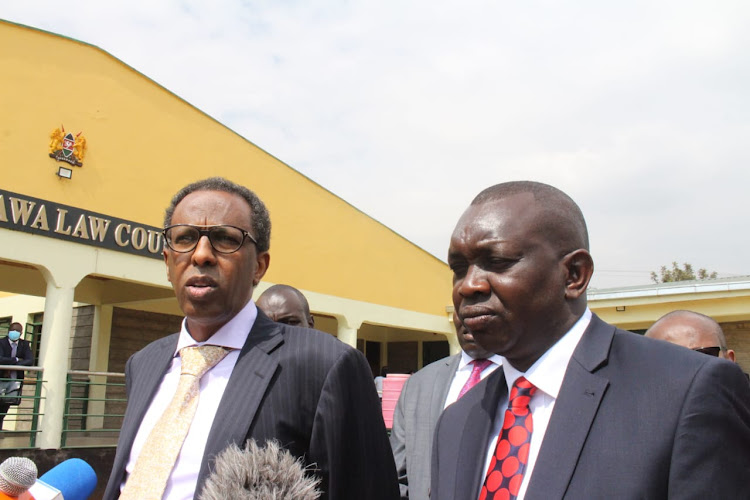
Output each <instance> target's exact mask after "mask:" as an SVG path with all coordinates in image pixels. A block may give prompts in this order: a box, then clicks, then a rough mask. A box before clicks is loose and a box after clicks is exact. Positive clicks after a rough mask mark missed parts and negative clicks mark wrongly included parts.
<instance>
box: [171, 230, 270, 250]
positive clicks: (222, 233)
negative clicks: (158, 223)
mask: <svg viewBox="0 0 750 500" xmlns="http://www.w3.org/2000/svg"><path fill="white" fill-rule="evenodd" d="M162 234H163V235H164V241H165V242H166V243H167V246H168V247H169V248H171V249H172V250H174V251H175V252H178V253H187V252H192V251H193V250H195V247H197V246H198V242H199V241H200V239H201V238H202V237H203V236H206V237H208V241H209V242H210V243H211V247H213V249H214V250H216V251H217V252H219V253H234V252H236V251H237V250H239V249H240V248H242V244H243V243H245V238H247V239H249V240H250V241H252V242H253V244H255V245H257V244H258V242H257V241H256V240H255V238H253V237H252V235H251V234H250V233H249V232H247V231H246V230H244V229H242V228H241V227H236V226H227V225H219V226H194V225H193V224H174V225H172V226H169V227H165V228H164V231H162Z"/></svg>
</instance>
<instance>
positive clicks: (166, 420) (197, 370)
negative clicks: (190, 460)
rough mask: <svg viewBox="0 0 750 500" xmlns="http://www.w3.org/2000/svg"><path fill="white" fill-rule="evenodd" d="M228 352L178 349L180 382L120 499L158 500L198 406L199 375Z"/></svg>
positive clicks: (207, 347) (205, 347) (209, 347)
mask: <svg viewBox="0 0 750 500" xmlns="http://www.w3.org/2000/svg"><path fill="white" fill-rule="evenodd" d="M228 352H229V351H227V349H225V348H223V347H218V346H214V345H203V346H191V347H183V348H182V349H180V358H181V362H182V367H181V369H180V382H179V384H178V385H177V391H176V392H175V395H174V397H173V398H172V402H171V403H169V406H168V407H167V409H166V410H165V411H164V414H162V416H161V418H160V419H159V421H158V422H156V425H155V426H154V428H153V429H152V430H151V433H150V434H149V435H148V439H146V442H145V443H144V445H143V448H142V449H141V453H140V454H139V455H138V458H137V459H136V461H135V467H134V468H133V473H132V474H130V476H129V477H128V479H127V482H126V483H125V487H124V488H123V490H122V493H121V495H120V500H161V498H162V496H163V495H164V489H165V488H166V487H167V480H168V479H169V476H170V474H171V473H172V469H173V468H174V464H175V462H176V461H177V456H178V455H179V454H180V449H181V448H182V443H183V442H184V441H185V436H187V433H188V430H189V429H190V423H191V422H192V421H193V416H194V415H195V410H196V408H197V407H198V396H199V395H200V380H201V377H202V376H203V375H204V374H205V373H206V372H207V371H208V370H210V369H211V368H212V367H213V366H214V365H216V363H218V362H219V361H221V360H222V359H224V356H226V355H227V353H228Z"/></svg>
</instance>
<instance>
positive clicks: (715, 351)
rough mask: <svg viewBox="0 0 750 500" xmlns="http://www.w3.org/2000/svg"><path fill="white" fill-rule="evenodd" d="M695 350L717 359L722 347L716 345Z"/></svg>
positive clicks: (695, 348)
mask: <svg viewBox="0 0 750 500" xmlns="http://www.w3.org/2000/svg"><path fill="white" fill-rule="evenodd" d="M693 350H694V351H697V352H702V353H703V354H708V355H709V356H713V357H715V358H717V357H719V353H720V352H721V347H719V346H716V345H715V346H711V347H694V348H693Z"/></svg>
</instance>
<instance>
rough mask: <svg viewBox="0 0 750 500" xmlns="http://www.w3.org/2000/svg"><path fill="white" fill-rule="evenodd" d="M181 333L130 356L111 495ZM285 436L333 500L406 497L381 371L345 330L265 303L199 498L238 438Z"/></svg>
mask: <svg viewBox="0 0 750 500" xmlns="http://www.w3.org/2000/svg"><path fill="white" fill-rule="evenodd" d="M177 339H178V335H177V334H175V335H170V336H168V337H165V338H163V339H160V340H157V341H155V342H153V343H151V344H149V345H148V346H146V347H145V348H144V349H143V350H141V351H139V352H137V353H136V354H134V355H133V356H132V357H131V358H130V360H128V363H127V367H126V381H127V392H128V407H127V410H126V412H125V418H124V420H123V424H122V430H121V431H120V439H119V442H118V445H117V454H116V456H115V461H114V465H113V470H112V474H111V476H110V479H109V483H108V485H107V490H106V492H105V495H104V498H105V499H106V500H110V499H115V498H118V496H119V486H120V483H121V482H122V480H123V476H124V473H125V466H126V464H127V461H128V457H129V455H130V449H131V447H132V445H133V440H134V439H135V435H136V432H137V431H138V426H139V425H140V422H141V420H142V418H143V416H144V415H145V413H146V410H147V409H148V406H149V404H150V402H151V399H152V398H153V396H154V394H155V393H156V390H157V388H158V386H159V384H160V382H161V379H162V376H163V375H164V373H165V371H166V370H167V368H168V367H169V364H170V362H171V360H172V356H173V354H174V350H175V348H176V346H177ZM250 438H254V439H255V440H256V441H258V442H259V443H263V442H265V441H266V440H269V439H276V440H278V441H279V442H280V443H281V444H282V446H283V447H284V448H286V449H288V450H289V451H291V453H292V454H293V455H295V456H297V457H302V458H303V460H304V463H305V464H306V465H311V464H315V468H316V470H317V471H318V472H317V473H318V475H319V476H320V477H321V479H322V483H321V487H322V489H323V490H324V495H323V497H321V498H328V499H341V500H344V499H353V498H364V499H372V500H381V499H392V498H398V484H397V480H396V469H395V466H394V463H393V456H392V454H391V450H390V446H389V443H388V437H387V434H386V431H385V425H384V424H383V417H382V414H381V411H380V405H379V403H378V396H377V394H376V392H375V388H374V386H373V384H372V373H371V371H370V368H369V365H368V364H367V361H366V360H365V358H364V356H362V354H361V353H360V352H359V351H357V350H355V349H352V348H351V347H349V346H347V345H345V344H344V343H342V342H340V341H339V340H337V339H336V338H334V337H332V336H330V335H328V334H326V333H322V332H319V331H317V330H311V329H307V328H298V327H291V326H288V325H283V324H279V323H274V322H273V321H271V320H270V319H268V317H266V316H265V315H264V314H263V313H262V312H261V311H260V310H259V311H258V317H257V319H256V321H255V324H254V325H253V328H252V330H251V331H250V335H249V336H248V339H247V342H246V343H245V346H244V347H243V348H242V350H241V351H240V356H239V359H238V360H237V364H236V365H235V367H234V370H233V371H232V375H231V377H230V379H229V382H228V385H227V387H226V390H225V392H224V395H223V397H222V399H221V402H220V404H219V408H218V411H217V418H216V419H215V420H214V423H213V426H212V427H211V431H210V433H209V436H208V443H207V445H206V450H205V452H204V459H203V463H202V465H201V469H200V473H199V476H198V486H197V490H196V497H197V496H198V494H199V493H200V491H201V489H202V488H203V485H204V483H205V480H206V478H207V476H208V475H209V474H210V472H211V470H212V466H213V460H214V457H215V456H216V455H217V454H218V453H219V452H221V451H222V450H223V449H224V448H226V447H227V446H228V445H229V444H230V443H236V444H238V445H239V446H240V447H242V446H243V444H244V442H245V440H247V439H250Z"/></svg>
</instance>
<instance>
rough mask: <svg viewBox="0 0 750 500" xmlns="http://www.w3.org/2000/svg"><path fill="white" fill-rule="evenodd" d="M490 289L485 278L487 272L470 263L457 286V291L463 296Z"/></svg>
mask: <svg viewBox="0 0 750 500" xmlns="http://www.w3.org/2000/svg"><path fill="white" fill-rule="evenodd" d="M489 291H490V283H489V281H488V280H487V272H486V271H484V270H483V269H481V268H479V266H476V265H471V266H469V268H468V269H467V270H466V275H465V276H464V277H463V279H462V280H461V282H460V283H459V286H458V293H460V294H461V296H463V297H471V296H472V295H476V294H483V295H484V294H487V293H489Z"/></svg>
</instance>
